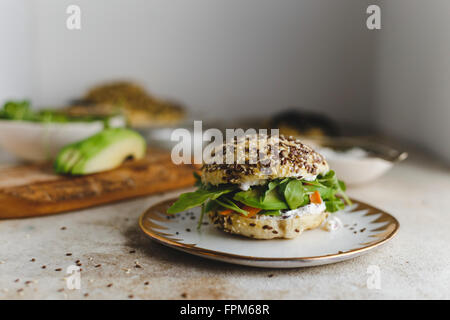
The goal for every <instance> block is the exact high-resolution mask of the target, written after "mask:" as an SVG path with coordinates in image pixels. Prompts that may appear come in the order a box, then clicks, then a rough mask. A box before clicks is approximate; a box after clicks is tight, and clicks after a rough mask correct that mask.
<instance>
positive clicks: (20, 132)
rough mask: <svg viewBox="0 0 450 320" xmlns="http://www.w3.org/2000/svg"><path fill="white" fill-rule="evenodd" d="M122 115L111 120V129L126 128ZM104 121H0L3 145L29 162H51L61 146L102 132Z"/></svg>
mask: <svg viewBox="0 0 450 320" xmlns="http://www.w3.org/2000/svg"><path fill="white" fill-rule="evenodd" d="M125 124H126V122H125V119H124V118H123V117H122V116H118V117H114V118H111V119H110V120H109V125H110V126H111V127H124V126H125ZM103 128H104V123H103V121H100V120H99V121H92V122H64V123H58V122H50V123H43V122H30V121H16V120H0V146H1V147H2V148H3V149H4V150H6V151H8V152H10V153H11V154H13V155H15V156H16V157H18V158H21V159H23V160H27V161H38V162H41V161H48V160H52V159H54V158H55V157H56V155H57V154H58V152H59V150H61V148H62V147H64V146H66V145H68V144H70V143H73V142H77V141H80V140H82V139H85V138H87V137H89V136H92V135H94V134H96V133H97V132H100V131H102V130H103Z"/></svg>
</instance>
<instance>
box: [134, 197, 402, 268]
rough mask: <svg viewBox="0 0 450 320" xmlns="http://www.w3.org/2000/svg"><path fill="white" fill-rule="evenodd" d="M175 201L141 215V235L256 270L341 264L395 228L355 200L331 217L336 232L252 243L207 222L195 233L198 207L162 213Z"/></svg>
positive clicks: (390, 219) (311, 232) (391, 221)
mask: <svg viewBox="0 0 450 320" xmlns="http://www.w3.org/2000/svg"><path fill="white" fill-rule="evenodd" d="M173 201H175V199H172V200H169V201H165V202H162V203H159V204H157V205H154V206H152V207H151V208H150V209H148V210H147V211H146V212H144V213H143V214H142V216H141V218H140V220H139V225H140V227H141V229H142V230H143V231H144V233H145V234H147V235H148V236H149V237H150V238H152V239H154V240H156V241H158V242H160V243H162V244H164V245H167V246H169V247H172V248H175V249H178V250H181V251H185V252H188V253H191V254H195V255H198V256H201V257H204V258H209V259H214V260H219V261H224V262H229V263H235V264H241V265H248V266H254V267H269V268H296V267H307V266H316V265H322V264H328V263H335V262H339V261H344V260H347V259H351V258H354V257H357V256H359V255H361V254H364V253H367V252H368V251H370V250H372V249H375V248H376V247H378V246H380V245H382V244H383V243H385V242H386V241H388V240H390V239H391V238H392V237H393V236H394V235H395V234H396V232H397V230H398V228H399V223H398V221H397V220H396V219H395V218H394V217H393V216H391V215H390V214H388V213H386V212H383V211H381V210H379V209H376V208H374V207H372V206H369V205H367V204H365V203H362V202H359V201H356V200H353V201H354V204H353V206H351V207H348V208H346V209H345V210H342V211H339V212H336V213H334V214H333V215H334V216H335V217H338V218H339V219H340V220H341V221H342V223H343V227H342V228H340V229H338V230H336V231H333V232H329V231H325V230H323V229H321V228H318V229H314V230H308V231H305V232H304V233H302V234H301V235H300V236H299V237H297V238H296V239H293V240H281V239H275V240H254V239H250V238H245V237H241V236H237V235H231V234H228V233H225V232H223V231H221V230H218V229H216V228H215V227H214V226H212V225H211V224H209V223H208V224H207V225H205V224H204V225H202V228H201V229H200V231H198V230H197V221H198V217H199V214H200V208H194V209H191V210H188V211H187V212H182V213H179V214H176V215H174V216H170V215H167V214H166V213H165V212H166V210H167V208H168V207H169V206H170V205H171V203H173ZM205 222H206V219H205Z"/></svg>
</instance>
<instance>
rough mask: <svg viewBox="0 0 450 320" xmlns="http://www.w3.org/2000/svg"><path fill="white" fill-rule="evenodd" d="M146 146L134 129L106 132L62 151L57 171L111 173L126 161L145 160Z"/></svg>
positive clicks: (109, 130)
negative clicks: (130, 159)
mask: <svg viewBox="0 0 450 320" xmlns="http://www.w3.org/2000/svg"><path fill="white" fill-rule="evenodd" d="M146 147H147V144H146V142H145V139H144V138H143V137H142V136H141V135H139V134H138V133H137V132H135V131H133V130H129V129H124V128H111V129H105V130H103V131H102V132H100V133H97V134H95V135H93V136H91V137H89V138H87V139H85V140H82V141H80V142H77V143H74V144H72V145H69V146H67V147H65V148H64V149H63V150H61V152H60V154H59V155H58V157H57V159H56V161H55V170H56V171H57V172H58V173H66V174H73V175H85V174H91V173H96V172H101V171H107V170H111V169H114V168H116V167H118V166H120V165H121V164H122V162H123V161H124V160H125V159H127V158H130V157H132V158H134V159H140V158H143V157H144V155H145V150H146Z"/></svg>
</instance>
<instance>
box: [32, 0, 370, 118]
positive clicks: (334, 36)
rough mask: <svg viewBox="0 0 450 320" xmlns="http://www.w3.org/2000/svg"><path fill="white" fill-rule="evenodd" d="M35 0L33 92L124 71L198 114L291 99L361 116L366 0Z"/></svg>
mask: <svg viewBox="0 0 450 320" xmlns="http://www.w3.org/2000/svg"><path fill="white" fill-rule="evenodd" d="M36 2H37V4H36V9H37V26H36V27H37V42H36V43H37V48H36V55H37V56H38V58H37V60H38V61H39V62H38V64H37V67H38V70H37V74H36V76H37V79H36V81H35V90H36V91H35V99H34V100H35V102H36V103H38V104H60V103H64V102H66V101H67V99H68V98H71V97H76V96H77V95H80V94H82V93H83V92H84V91H85V90H86V89H87V88H88V87H89V86H91V85H93V84H96V83H98V82H101V81H105V80H110V79H114V78H123V77H128V78H132V79H137V80H139V81H141V82H142V83H144V84H145V85H146V86H147V88H149V89H150V90H151V91H153V92H154V93H157V94H161V95H163V96H167V97H172V98H176V99H178V100H180V101H181V102H183V103H185V104H186V105H187V106H189V107H190V109H191V110H193V111H194V112H197V113H201V114H202V116H204V117H208V116H212V115H214V116H219V117H232V116H237V115H241V114H244V115H252V114H255V113H258V114H264V115H267V114H272V113H273V112H274V111H276V110H277V109H283V108H286V107H287V106H291V105H294V106H304V107H306V108H311V109H317V110H324V111H328V112H329V113H331V114H332V115H334V116H336V118H338V119H340V120H344V121H361V122H363V123H367V122H368V121H369V118H370V117H369V114H368V107H369V103H370V100H371V99H370V94H371V83H370V82H371V79H370V77H369V76H368V75H369V74H370V72H371V70H370V69H371V63H370V61H371V60H372V58H371V56H372V51H373V50H372V48H371V44H372V42H373V41H371V38H373V35H372V34H371V33H370V32H369V31H368V30H367V29H366V28H365V8H366V7H367V6H364V2H365V1H360V0H341V1H334V0H306V1H298V0H278V1H273V0H227V1H223V0H189V1H185V0H172V1H167V0H150V1H149V0H128V1H124V0H83V1H80V0H78V1H75V0H69V1H67V0H37V1H36ZM69 4H78V5H79V6H80V7H81V10H82V30H81V31H69V30H67V29H66V27H65V20H66V17H67V15H66V14H65V10H66V7H67V6H68V5H69Z"/></svg>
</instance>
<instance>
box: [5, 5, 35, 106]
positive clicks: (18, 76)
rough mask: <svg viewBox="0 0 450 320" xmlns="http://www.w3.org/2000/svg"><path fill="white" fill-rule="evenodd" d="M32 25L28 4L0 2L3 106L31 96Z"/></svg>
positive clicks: (31, 15) (31, 13)
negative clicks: (10, 101) (5, 102)
mask: <svg viewBox="0 0 450 320" xmlns="http://www.w3.org/2000/svg"><path fill="white" fill-rule="evenodd" d="M33 22H34V21H33V12H32V10H31V8H30V6H29V5H28V3H27V1H26V0H2V1H0V102H2V101H4V100H6V99H22V98H24V97H29V96H30V95H31V93H32V84H33V79H32V75H33V74H32V69H33V53H32V50H33V36H32V31H31V30H32V24H33Z"/></svg>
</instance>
